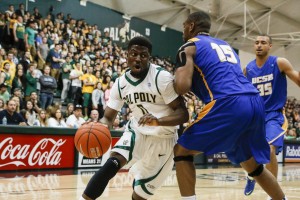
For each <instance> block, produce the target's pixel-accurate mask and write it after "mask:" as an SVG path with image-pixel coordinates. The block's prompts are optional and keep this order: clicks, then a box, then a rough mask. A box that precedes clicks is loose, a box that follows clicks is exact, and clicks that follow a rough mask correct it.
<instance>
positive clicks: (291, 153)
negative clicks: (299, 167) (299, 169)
mask: <svg viewBox="0 0 300 200" xmlns="http://www.w3.org/2000/svg"><path fill="white" fill-rule="evenodd" d="M284 162H288V163H289V162H299V163H300V144H285V145H284Z"/></svg>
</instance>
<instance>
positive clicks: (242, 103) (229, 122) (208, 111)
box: [178, 95, 270, 164]
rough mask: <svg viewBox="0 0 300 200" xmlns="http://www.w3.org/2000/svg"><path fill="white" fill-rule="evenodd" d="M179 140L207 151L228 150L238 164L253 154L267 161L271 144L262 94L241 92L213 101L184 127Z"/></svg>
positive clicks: (231, 157) (194, 148) (233, 161)
mask: <svg viewBox="0 0 300 200" xmlns="http://www.w3.org/2000/svg"><path fill="white" fill-rule="evenodd" d="M178 143H179V144H180V145H182V146H183V147H185V148H186V149H189V150H196V151H200V152H204V153H205V154H206V155H210V154H214V153H218V152H225V153H226V155H227V156H228V158H229V159H230V161H231V162H232V163H235V164H238V163H241V162H244V161H246V160H248V159H250V158H251V157H254V159H255V160H256V162H257V163H260V164H265V163H268V162H269V160H270V147H269V144H268V142H267V140H266V131H265V111H264V103H263V101H262V99H261V97H260V96H259V95H240V96H230V97H226V98H221V99H218V100H214V101H212V102H210V103H209V104H207V105H206V106H205V107H204V108H203V110H202V111H201V112H200V113H199V115H198V118H197V119H196V120H195V121H194V122H193V123H192V124H191V125H190V126H189V127H187V128H186V129H185V130H184V132H183V134H182V136H181V137H180V138H179V140H178Z"/></svg>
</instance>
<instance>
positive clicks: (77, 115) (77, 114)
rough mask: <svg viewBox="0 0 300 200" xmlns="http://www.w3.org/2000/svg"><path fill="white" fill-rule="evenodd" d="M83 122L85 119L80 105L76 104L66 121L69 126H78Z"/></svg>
mask: <svg viewBox="0 0 300 200" xmlns="http://www.w3.org/2000/svg"><path fill="white" fill-rule="evenodd" d="M84 122H85V120H84V119H83V118H82V106H81V105H79V104H77V105H76V106H75V108H74V111H73V114H72V115H70V116H69V117H68V119H67V122H66V123H67V125H68V126H69V127H70V128H78V127H80V126H81V125H82V124H83V123H84Z"/></svg>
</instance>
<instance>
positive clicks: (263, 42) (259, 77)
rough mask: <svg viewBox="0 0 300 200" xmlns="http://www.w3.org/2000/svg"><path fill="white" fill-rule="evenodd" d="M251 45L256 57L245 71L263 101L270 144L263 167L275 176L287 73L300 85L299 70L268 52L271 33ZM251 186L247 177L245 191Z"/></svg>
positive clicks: (284, 122)
mask: <svg viewBox="0 0 300 200" xmlns="http://www.w3.org/2000/svg"><path fill="white" fill-rule="evenodd" d="M254 48H255V54H256V59H255V60H253V61H251V62H250V63H248V65H247V66H246V68H245V69H244V74H245V75H246V77H247V78H248V80H249V81H251V82H252V84H253V85H254V86H255V87H256V88H257V89H258V91H259V93H260V96H261V97H262V98H263V100H264V103H265V110H266V118H265V123H266V139H267V141H268V143H269V144H270V148H271V156H270V163H269V164H267V165H266V168H267V169H268V170H270V171H271V172H272V174H273V175H274V176H275V177H276V178H277V173H278V163H277V158H276V154H278V153H279V152H281V151H282V147H283V142H284V133H285V132H286V130H287V125H288V123H287V120H286V118H285V116H284V114H283V107H284V105H285V102H286V98H287V81H286V76H288V77H289V78H290V79H291V80H292V81H293V82H295V83H296V84H297V85H298V86H300V72H298V71H295V70H294V69H293V67H292V65H291V63H290V62H289V61H288V60H287V59H285V58H280V57H276V56H271V55H269V51H270V49H271V48H272V39H271V37H270V36H267V35H260V36H257V37H256V40H255V44H254ZM254 186H255V180H253V179H252V178H251V177H247V185H246V187H245V191H244V194H245V195H250V194H251V193H252V192H253V190H254Z"/></svg>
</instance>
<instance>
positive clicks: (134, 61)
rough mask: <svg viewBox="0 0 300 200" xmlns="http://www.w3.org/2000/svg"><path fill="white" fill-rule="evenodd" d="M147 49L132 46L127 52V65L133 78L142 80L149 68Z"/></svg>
mask: <svg viewBox="0 0 300 200" xmlns="http://www.w3.org/2000/svg"><path fill="white" fill-rule="evenodd" d="M149 58H150V53H149V49H148V48H147V47H144V46H139V45H133V46H131V48H130V49H129V50H128V65H129V67H130V69H131V72H130V73H131V75H132V76H134V77H135V78H142V77H143V76H144V75H145V74H146V73H147V72H148V68H149Z"/></svg>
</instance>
